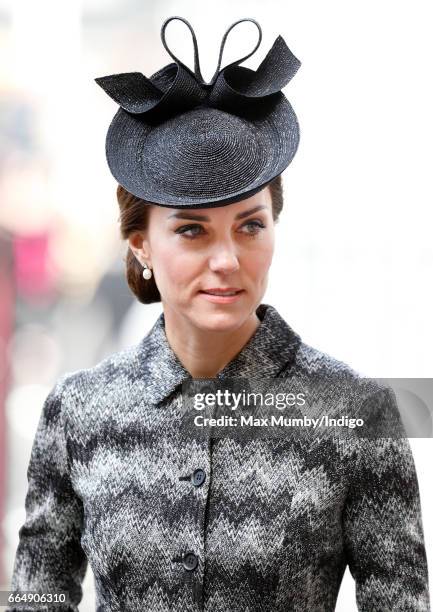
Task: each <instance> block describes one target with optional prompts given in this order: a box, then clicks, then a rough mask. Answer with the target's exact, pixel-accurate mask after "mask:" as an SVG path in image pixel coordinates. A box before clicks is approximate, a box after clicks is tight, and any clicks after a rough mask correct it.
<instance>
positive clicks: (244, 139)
mask: <svg viewBox="0 0 433 612" xmlns="http://www.w3.org/2000/svg"><path fill="white" fill-rule="evenodd" d="M172 19H180V20H181V21H183V22H184V23H185V24H186V25H187V26H188V28H189V29H190V31H191V34H192V36H193V42H194V51H195V71H194V72H192V71H191V70H190V69H189V68H188V67H187V66H186V65H185V64H184V63H183V62H181V61H180V60H179V59H178V58H177V57H176V56H175V55H174V54H173V53H172V52H171V51H170V49H169V48H168V46H167V43H166V41H165V28H166V26H167V25H168V23H169V22H170V21H171V20H172ZM243 21H251V22H253V23H254V24H255V25H256V26H257V28H258V30H259V41H258V44H257V45H256V47H255V49H254V50H253V51H252V52H251V53H250V54H248V55H247V56H245V57H243V58H240V59H239V60H236V61H235V62H232V63H231V64H229V65H228V66H226V67H225V68H223V69H221V70H220V64H221V58H222V52H223V49H224V45H225V41H226V39H227V35H228V33H229V32H230V31H231V29H233V27H234V26H236V25H237V24H238V23H241V22H243ZM261 36H262V34H261V28H260V25H259V24H258V23H257V22H256V21H255V20H253V19H242V20H240V21H238V22H235V23H234V24H232V26H231V27H230V28H229V29H228V30H227V32H226V33H225V35H224V37H223V40H222V43H221V48H220V57H219V62H218V67H217V70H216V72H215V75H214V77H213V78H212V80H211V82H210V83H206V82H204V81H203V77H202V75H201V71H200V65H199V57H198V48H197V41H196V37H195V33H194V31H193V29H192V27H191V25H190V24H189V22H188V21H186V20H185V19H183V18H180V17H171V18H169V19H167V20H166V21H165V23H164V24H163V26H162V29H161V38H162V41H163V44H164V46H165V48H166V49H167V51H168V52H169V54H170V55H171V56H172V57H173V58H174V59H175V62H174V63H171V64H168V65H167V66H164V67H163V68H161V69H160V70H158V71H157V72H156V73H154V74H153V75H152V76H151V77H150V78H147V77H145V76H144V75H143V74H142V73H140V72H128V73H121V74H114V75H108V76H105V77H98V78H96V79H95V81H96V82H97V84H98V85H100V86H101V87H102V89H103V90H104V91H105V92H106V93H107V94H108V95H109V96H110V97H111V98H112V99H113V100H114V101H115V102H117V104H118V105H119V109H118V111H117V113H116V114H115V116H114V118H113V120H112V122H111V124H110V126H109V129H108V132H107V137H106V157H107V162H108V166H109V168H110V171H111V173H112V175H113V176H114V177H115V178H116V180H117V181H118V182H119V183H120V184H121V185H123V187H125V189H127V190H128V191H130V192H131V193H133V194H134V195H136V196H137V197H140V198H143V199H145V200H146V201H148V202H153V203H156V204H160V205H162V206H171V207H180V206H189V207H194V208H200V207H204V206H222V205H225V204H230V203H232V202H235V201H238V200H241V199H244V198H246V197H248V196H250V195H252V194H254V193H256V192H257V191H258V190H259V189H261V188H263V187H264V186H265V185H266V184H268V183H269V182H270V181H271V180H272V179H273V178H275V177H276V176H278V175H279V174H281V173H282V172H283V170H284V169H285V168H287V166H288V165H289V163H290V162H291V161H292V159H293V157H294V155H295V153H296V151H297V148H298V144H299V137H300V136H299V134H300V131H299V124H298V120H297V117H296V115H295V112H294V110H293V108H292V106H291V104H290V102H289V101H288V100H287V98H286V97H285V96H284V94H283V93H282V92H281V91H280V90H281V89H282V88H283V87H284V86H285V85H287V83H288V82H289V81H290V80H291V79H292V77H293V76H294V74H295V73H296V72H297V70H298V69H299V67H300V65H301V63H300V61H299V60H298V59H297V58H296V57H295V56H294V54H293V53H292V52H291V51H290V49H289V48H288V46H287V45H286V43H285V41H284V39H283V38H282V37H281V36H278V37H277V38H276V39H275V41H274V44H273V45H272V48H271V49H270V50H269V52H268V53H267V55H266V57H265V58H264V59H263V61H262V62H261V63H260V66H259V67H258V68H257V70H251V69H249V68H246V67H243V66H240V65H239V64H240V63H241V62H242V61H244V60H245V59H246V58H247V57H250V56H251V55H252V54H253V53H254V52H255V50H256V49H257V48H258V46H259V44H260V41H261Z"/></svg>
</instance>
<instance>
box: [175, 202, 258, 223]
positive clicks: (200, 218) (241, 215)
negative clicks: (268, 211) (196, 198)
mask: <svg viewBox="0 0 433 612" xmlns="http://www.w3.org/2000/svg"><path fill="white" fill-rule="evenodd" d="M262 208H266V206H265V205H264V204H259V205H258V206H255V207H254V208H250V210H244V212H241V213H238V214H237V215H236V217H235V219H236V220H238V219H244V218H245V217H248V216H249V215H252V214H253V213H255V212H257V211H258V210H262ZM172 217H174V218H176V219H192V220H193V221H210V218H209V217H208V216H207V215H197V214H195V213H189V212H177V213H173V214H172V215H169V216H168V217H167V218H168V219H171V218H172Z"/></svg>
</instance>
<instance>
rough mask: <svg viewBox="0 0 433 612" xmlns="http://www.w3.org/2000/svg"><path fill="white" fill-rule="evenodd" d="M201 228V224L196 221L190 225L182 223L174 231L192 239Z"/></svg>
mask: <svg viewBox="0 0 433 612" xmlns="http://www.w3.org/2000/svg"><path fill="white" fill-rule="evenodd" d="M202 229H203V228H202V226H201V225H198V224H197V223H193V224H190V225H182V226H181V227H178V228H177V229H176V230H174V231H175V233H176V234H181V236H183V237H184V238H189V239H193V238H195V237H196V236H198V235H199V234H200V233H201V230H202ZM195 230H199V231H195ZM187 232H192V234H188V233H187Z"/></svg>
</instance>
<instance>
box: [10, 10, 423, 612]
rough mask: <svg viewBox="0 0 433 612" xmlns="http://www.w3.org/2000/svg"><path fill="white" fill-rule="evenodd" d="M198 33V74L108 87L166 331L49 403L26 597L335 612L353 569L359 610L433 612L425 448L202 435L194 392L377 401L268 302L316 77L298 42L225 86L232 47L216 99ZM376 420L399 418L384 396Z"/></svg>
mask: <svg viewBox="0 0 433 612" xmlns="http://www.w3.org/2000/svg"><path fill="white" fill-rule="evenodd" d="M171 19H173V18H170V19H168V20H167V21H166V22H165V23H164V25H163V28H162V39H163V43H164V45H165V46H166V44H165V38H164V31H165V27H166V25H167V24H168V22H169V21H170V20H171ZM183 21H184V20H183ZM185 23H186V24H187V25H188V27H189V28H190V30H191V33H192V35H193V41H194V49H195V71H194V73H192V72H191V71H190V70H189V69H188V68H187V67H186V66H184V65H183V64H182V63H181V62H180V61H179V60H178V59H177V58H175V59H176V63H175V64H170V65H168V66H166V67H165V68H164V69H162V70H160V71H158V73H155V75H153V76H152V77H151V79H146V77H143V75H140V73H128V74H123V75H111V76H109V77H103V78H101V79H98V80H97V81H98V83H99V84H100V85H101V86H102V87H103V88H104V90H105V91H106V92H107V93H108V94H109V95H110V96H111V97H112V98H114V99H115V100H116V101H117V102H118V103H119V106H120V109H119V111H118V113H117V115H116V116H115V118H114V119H113V122H112V124H111V126H110V129H109V131H108V134H107V143H106V144H107V148H106V151H107V159H108V163H109V166H110V169H111V171H112V173H113V175H114V176H115V178H116V179H117V180H118V182H119V187H118V191H117V195H118V202H119V206H120V213H121V214H120V221H121V232H122V236H123V238H124V239H126V240H128V245H129V250H128V255H127V261H126V264H127V280H128V283H129V286H130V288H131V289H132V291H133V292H134V294H135V295H136V297H137V299H138V300H140V302H142V303H151V302H156V301H161V302H162V306H163V313H162V314H161V315H160V316H159V318H158V319H157V321H156V322H155V324H154V326H153V328H152V329H151V331H150V332H149V334H147V335H146V336H145V337H144V338H143V339H142V340H141V342H139V343H138V344H137V345H136V346H133V347H131V348H129V349H127V350H124V351H122V352H119V353H116V354H114V355H111V356H109V357H108V358H106V359H105V360H103V361H102V362H101V363H99V364H98V365H96V366H95V367H93V368H90V369H83V370H79V371H77V372H74V373H69V374H66V375H64V376H63V377H62V378H61V379H60V380H59V381H58V382H57V384H56V385H55V386H54V388H53V389H52V391H51V392H50V394H49V395H48V397H47V399H46V401H45V404H44V407H43V411H42V414H41V418H40V422H39V426H38V430H37V434H36V437H35V441H34V445H33V449H32V455H31V460H30V465H29V471H28V477H29V490H28V493H27V498H26V510H27V516H26V521H25V524H24V525H23V526H22V528H21V530H20V542H19V546H18V550H17V554H16V559H15V566H14V573H13V580H12V589H13V590H14V591H18V592H22V591H25V590H38V591H41V592H47V593H51V594H52V595H51V600H50V602H49V603H48V604H47V607H46V608H43V607H42V608H39V609H48V610H50V611H51V610H57V609H61V610H64V609H69V610H78V604H79V602H80V600H81V597H82V591H81V583H82V580H83V577H84V575H85V571H86V568H87V566H88V563H90V565H91V567H92V570H93V573H94V576H95V586H96V593H97V604H96V609H97V610H98V611H101V612H102V610H104V611H110V612H111V611H113V612H114V611H121V612H125V611H126V612H128V611H137V612H138V611H143V610H149V611H151V612H162V611H169V610H170V611H177V610H179V611H180V610H182V611H195V610H209V611H211V610H212V611H215V612H227V611H229V610H230V611H233V612H247V611H248V612H253V611H254V612H259V611H260V612H263V611H268V610H269V611H272V612H275V611H276V612H278V611H281V612H282V611H283V610H284V611H286V610H296V611H302V612H304V611H306V610H308V611H317V612H319V611H325V612H328V611H329V612H330V611H332V610H334V609H335V603H336V599H337V595H338V590H339V586H340V583H341V579H342V576H343V573H344V570H345V567H346V565H348V566H349V569H350V571H351V573H352V575H353V577H354V579H355V581H356V593H357V605H358V609H359V610H363V611H368V612H372V611H375V612H376V611H379V610H380V611H381V612H383V611H385V610H386V611H392V612H394V611H396V610H402V611H403V610H404V611H405V612H407V611H409V610H413V611H415V610H417V611H420V610H429V594H428V573H427V563H426V554H425V548H424V536H423V529H422V521H421V509H420V499H419V491H418V483H417V476H416V472H415V466H414V462H413V457H412V454H411V450H410V446H409V444H408V441H407V439H406V438H404V437H401V438H398V439H392V438H377V439H375V438H373V439H372V440H371V439H363V438H362V437H360V438H354V439H344V440H343V439H341V440H337V441H335V440H332V439H330V438H329V437H323V438H315V439H314V440H310V441H308V440H306V439H305V437H304V436H301V435H299V436H293V437H291V438H290V439H289V438H288V437H284V436H280V437H266V436H263V437H262V436H256V437H255V436H250V437H236V436H230V435H225V436H221V437H208V438H206V437H200V436H198V435H197V436H194V435H190V434H191V432H190V431H189V430H186V429H184V428H183V427H182V419H183V418H184V416H185V411H184V399H185V397H184V396H183V395H182V390H183V389H184V386H183V384H184V383H187V382H188V381H189V382H191V379H192V378H194V379H202V378H204V379H209V378H211V379H215V380H217V381H219V382H220V383H224V381H226V380H231V379H248V380H255V381H257V380H259V381H260V380H264V379H280V380H281V381H284V380H287V381H288V380H290V384H291V385H292V384H293V383H295V382H296V383H297V384H298V385H300V386H301V387H302V388H305V389H306V388H310V387H311V386H314V385H315V384H317V385H319V386H320V388H321V398H322V399H323V398H325V400H326V402H328V403H330V401H331V399H333V398H335V397H336V396H338V398H340V396H339V395H338V394H340V391H339V389H340V387H341V382H342V381H343V382H344V384H345V385H346V386H347V385H349V386H350V387H352V386H353V387H356V385H357V384H358V382H359V380H360V377H359V376H358V375H357V374H356V373H355V372H354V371H353V370H352V369H351V368H350V367H349V366H347V365H346V364H344V363H342V362H340V361H337V360H336V359H334V358H332V357H330V356H329V355H326V354H324V353H321V352H320V351H318V350H317V349H314V348H312V347H310V346H308V345H307V344H305V343H304V342H303V341H302V340H301V338H300V336H299V335H298V334H297V333H296V332H295V331H294V330H293V329H292V328H291V327H290V326H289V325H288V324H287V323H286V321H285V320H284V319H283V318H282V317H281V316H280V314H279V313H278V311H277V310H276V308H274V307H273V306H271V305H269V304H264V303H262V302H261V300H262V298H263V295H264V293H265V290H266V285H267V279H268V272H269V268H270V265H271V261H272V256H273V252H274V225H275V223H276V222H277V220H278V216H279V213H280V211H281V208H282V185H281V172H282V170H283V169H284V168H285V167H287V166H288V164H289V163H290V161H291V159H292V158H293V156H294V154H295V152H296V149H297V145H298V140H299V128H298V123H297V120H296V116H295V115H294V112H293V109H292V108H291V106H290V104H289V102H288V101H287V100H286V98H285V97H284V96H283V94H282V93H281V92H280V91H279V90H280V89H281V87H282V86H283V85H284V84H286V83H287V82H288V81H289V80H290V78H291V77H292V76H293V75H294V73H295V72H296V70H297V69H298V67H299V61H298V60H297V59H296V58H295V57H294V56H293V54H292V53H291V52H290V51H289V50H288V48H287V46H286V45H285V43H284V41H283V39H282V38H281V37H278V38H277V39H276V41H275V43H274V45H273V47H272V49H271V51H270V52H269V53H268V55H267V56H266V58H265V59H264V60H263V62H262V63H261V65H260V66H259V68H258V69H257V71H255V72H254V71H251V70H249V69H246V68H242V67H240V66H239V65H238V64H239V63H240V62H241V61H242V60H238V61H237V62H234V63H233V64H231V65H230V66H228V67H226V68H225V69H223V70H221V71H220V70H219V68H220V62H221V57H222V51H223V47H224V43H225V39H226V37H227V34H228V32H229V31H230V29H231V28H230V29H229V30H228V32H227V33H226V34H225V36H224V38H223V43H222V45H221V52H220V58H219V63H218V68H217V71H216V73H215V75H214V78H213V79H212V81H211V83H209V84H207V83H204V81H203V79H202V77H201V74H200V67H199V63H198V54H197V46H196V40H195V36H194V33H193V31H192V28H191V26H190V25H189V24H188V22H186V21H185ZM254 23H256V22H254ZM234 25H235V24H234ZM256 25H258V24H256ZM232 27H233V26H232ZM258 27H259V26H258ZM259 31H260V27H259ZM260 34H261V31H260ZM259 42H260V40H259ZM257 46H258V45H257ZM257 46H256V48H257ZM166 48H167V46H166ZM167 50H168V52H169V53H170V55H172V54H171V52H170V50H169V49H168V48H167ZM173 57H174V56H173ZM248 57H249V56H248ZM242 59H246V58H242ZM323 383H325V384H323ZM337 390H338V391H337ZM342 397H343V395H342V394H341V398H342ZM367 399H368V400H369V401H370V403H371V404H372V405H374V406H379V408H380V409H382V406H383V407H386V406H389V405H391V408H393V404H392V398H391V396H390V395H389V394H388V393H387V391H386V390H385V392H383V389H381V388H379V387H378V386H377V387H374V388H373V389H370V392H369V396H368V398H367ZM61 594H63V595H64V597H65V600H66V606H65V604H64V605H63V607H62V606H61V605H60V604H61V603H62V599H61V597H62V596H61ZM18 609H20V608H19V607H18V606H17V607H11V608H9V610H18Z"/></svg>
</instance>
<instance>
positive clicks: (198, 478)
mask: <svg viewBox="0 0 433 612" xmlns="http://www.w3.org/2000/svg"><path fill="white" fill-rule="evenodd" d="M191 480H192V484H193V485H194V486H195V487H199V486H200V485H202V484H203V483H204V481H205V480H206V472H205V471H204V470H202V469H201V468H198V469H197V470H194V472H193V473H192V479H191Z"/></svg>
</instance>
